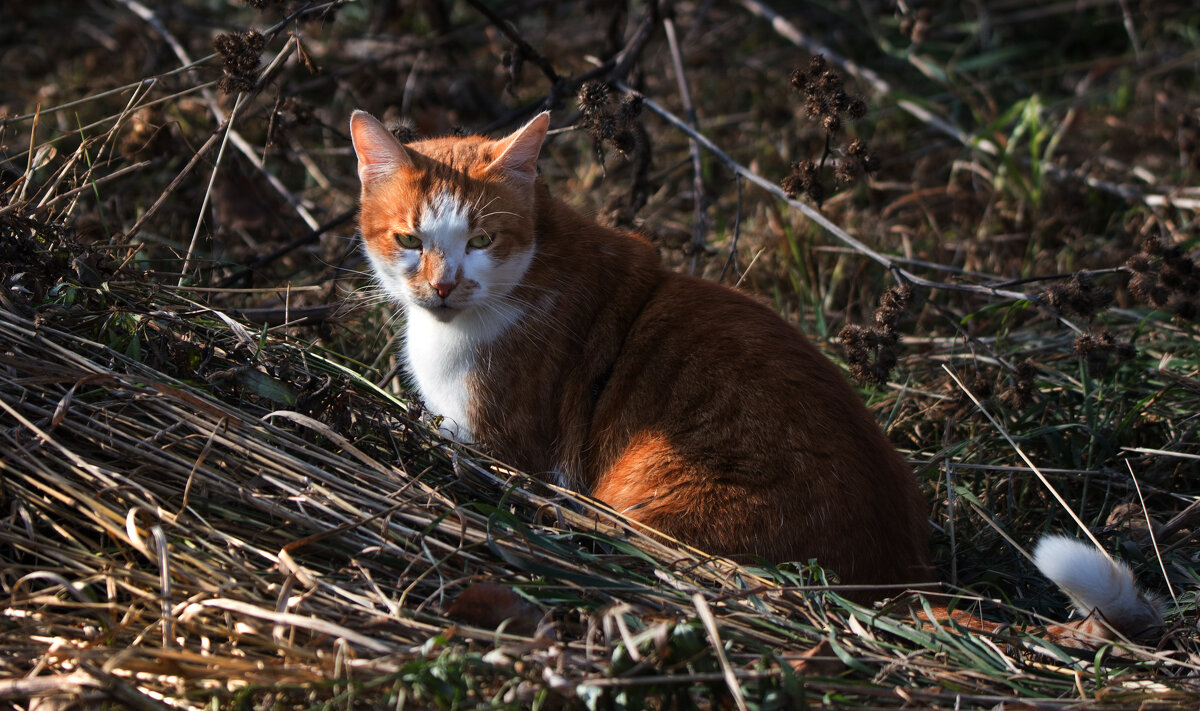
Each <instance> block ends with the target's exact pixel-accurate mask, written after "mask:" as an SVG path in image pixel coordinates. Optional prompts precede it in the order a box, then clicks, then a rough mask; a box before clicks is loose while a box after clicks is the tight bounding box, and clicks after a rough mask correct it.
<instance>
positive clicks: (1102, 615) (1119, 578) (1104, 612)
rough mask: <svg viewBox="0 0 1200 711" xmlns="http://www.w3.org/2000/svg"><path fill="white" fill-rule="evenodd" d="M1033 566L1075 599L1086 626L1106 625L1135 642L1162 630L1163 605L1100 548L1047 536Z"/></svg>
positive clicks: (1036, 553)
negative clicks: (1088, 624)
mask: <svg viewBox="0 0 1200 711" xmlns="http://www.w3.org/2000/svg"><path fill="white" fill-rule="evenodd" d="M1033 562H1034V564H1035V565H1036V566H1037V567H1038V570H1040V571H1042V575H1045V576H1046V577H1047V578H1050V580H1052V581H1054V584H1055V585H1057V586H1058V587H1060V588H1062V590H1063V592H1065V593H1066V594H1067V596H1068V597H1070V598H1071V601H1072V602H1073V603H1074V604H1075V606H1076V608H1077V609H1078V610H1079V612H1080V614H1082V615H1084V616H1085V618H1086V620H1085V623H1086V622H1088V621H1099V622H1103V623H1104V625H1107V626H1108V627H1110V628H1111V629H1113V630H1115V631H1116V632H1118V633H1120V634H1122V635H1124V636H1125V637H1128V638H1130V639H1137V638H1145V637H1147V636H1149V635H1152V634H1154V633H1155V632H1156V631H1158V630H1160V629H1161V628H1162V626H1163V618H1162V605H1161V603H1160V602H1159V601H1158V600H1156V599H1155V598H1153V597H1152V596H1150V595H1148V594H1146V593H1145V592H1143V591H1142V590H1141V589H1140V588H1138V585H1137V582H1136V581H1135V580H1134V577H1133V571H1132V570H1130V569H1129V566H1127V565H1125V564H1124V563H1120V562H1117V561H1115V560H1112V559H1111V558H1109V557H1108V556H1106V555H1104V553H1103V552H1102V551H1100V550H1099V549H1098V548H1096V547H1094V546H1092V545H1090V544H1087V543H1084V542H1083V541H1077V540H1075V539H1073V538H1067V537H1065V536H1047V537H1045V538H1043V539H1042V540H1041V541H1039V542H1038V545H1037V549H1036V550H1034V553H1033ZM1093 627H1095V626H1094V625H1093Z"/></svg>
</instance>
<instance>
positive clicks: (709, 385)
mask: <svg viewBox="0 0 1200 711" xmlns="http://www.w3.org/2000/svg"><path fill="white" fill-rule="evenodd" d="M548 124H549V116H548V114H545V113H543V114H541V115H539V116H537V117H536V118H534V119H533V120H532V121H530V122H529V123H528V124H526V125H525V126H524V127H522V128H521V129H519V130H518V131H516V132H515V133H513V134H512V135H509V136H507V137H505V138H501V139H498V140H490V139H488V138H485V137H481V136H469V137H462V138H438V139H430V140H424V141H420V142H416V143H413V144H410V145H407V146H404V145H401V144H400V143H399V142H398V141H397V140H396V139H395V138H394V137H393V136H392V134H391V133H389V132H388V131H387V130H386V129H385V128H384V126H383V125H382V124H380V123H379V122H378V121H377V120H376V119H374V118H373V117H371V116H370V115H369V114H366V113H364V112H362V111H357V112H355V113H354V115H353V116H352V117H351V121H350V128H351V134H352V137H353V142H354V149H355V152H356V154H357V156H358V174H359V178H360V180H361V182H362V199H361V205H362V210H361V217H360V226H361V232H362V237H363V241H364V244H365V246H366V251H367V255H368V256H369V258H370V262H371V265H372V267H373V269H374V273H375V276H376V278H377V280H378V282H379V284H380V285H381V286H382V287H383V288H384V289H385V290H386V291H387V292H388V293H389V294H390V295H391V297H392V298H393V299H394V300H395V301H396V302H398V303H399V304H400V305H401V306H402V307H403V308H404V313H405V333H404V359H405V360H406V362H407V366H408V369H409V371H410V373H411V375H412V377H413V380H414V381H415V383H416V385H417V387H418V389H419V390H420V393H421V396H422V397H423V398H424V401H425V404H426V406H427V407H428V408H429V409H430V410H431V411H432V412H434V413H436V414H438V415H441V416H442V417H443V420H442V427H443V429H444V431H445V432H446V433H447V434H448V435H450V436H451V437H454V438H455V439H457V440H459V441H462V442H470V443H474V444H477V445H479V446H481V447H483V448H485V449H486V450H487V451H488V452H490V453H491V454H492V455H494V456H495V457H496V458H498V459H500V460H501V461H505V462H507V463H509V464H512V465H514V466H516V467H518V468H520V469H521V470H523V471H527V472H529V473H531V474H544V475H546V476H548V477H553V478H555V479H556V480H558V481H559V482H561V483H563V484H565V485H566V486H568V487H570V488H573V489H575V490H578V491H581V492H584V493H587V494H590V495H591V496H593V497H595V498H597V499H600V500H602V501H604V502H606V503H607V504H609V505H610V506H612V507H613V508H614V509H615V510H617V511H619V512H621V513H622V514H624V515H625V516H627V517H629V518H632V519H636V520H638V521H640V522H643V523H645V524H647V525H649V526H651V527H653V528H655V529H658V530H659V531H662V532H664V533H666V534H668V535H670V536H673V537H675V538H678V539H679V540H682V541H685V542H687V543H690V544H692V545H695V546H697V547H699V548H702V549H704V550H707V551H710V552H712V553H717V554H723V555H733V556H738V555H741V556H746V555H750V556H759V557H762V558H766V559H768V560H771V561H777V562H778V561H806V560H808V559H810V558H816V559H817V560H818V561H819V562H820V563H821V564H822V565H823V566H825V567H827V568H829V569H831V570H833V571H835V572H836V573H837V574H838V576H839V577H840V579H841V581H842V582H843V583H845V584H848V585H860V586H867V587H866V588H864V589H862V590H860V591H859V592H858V593H856V594H853V593H852V594H851V595H850V596H851V597H854V598H857V599H860V600H868V599H871V598H875V597H879V596H880V590H879V589H871V587H870V586H883V585H914V586H915V585H921V584H927V583H930V582H931V581H932V580H933V572H932V569H931V567H930V564H929V558H928V547H927V546H928V529H929V523H928V520H927V507H926V503H925V501H924V499H923V497H922V495H921V492H920V491H919V489H918V487H917V482H916V480H915V477H914V476H913V474H912V471H911V470H910V469H909V467H908V465H907V463H906V462H905V461H904V459H903V458H902V457H901V456H900V455H899V453H897V451H896V450H895V449H894V448H893V447H892V445H891V444H890V443H889V442H888V441H887V438H886V437H885V436H884V435H883V433H882V432H881V431H880V429H879V426H878V425H877V424H876V422H875V421H874V419H873V418H872V417H871V415H870V413H869V412H868V411H867V409H866V408H865V407H864V406H863V404H862V403H861V402H860V400H859V398H858V396H857V395H856V394H855V392H854V391H853V390H852V389H851V388H850V386H849V384H848V383H847V382H846V380H845V378H844V377H843V376H842V374H841V372H839V371H838V369H837V368H836V367H835V366H834V365H833V364H832V363H830V362H829V361H828V360H827V359H826V358H825V357H824V356H822V355H821V353H820V352H819V351H817V349H816V348H815V347H814V346H813V345H812V344H811V343H809V342H808V340H806V339H805V338H804V337H803V336H802V335H801V334H800V333H799V332H798V331H797V330H796V329H795V328H793V327H792V326H790V325H788V324H787V323H786V322H784V321H783V320H782V319H781V318H780V317H779V316H778V315H777V314H775V313H774V312H773V311H771V310H770V309H769V308H767V307H766V306H764V305H762V304H760V303H758V302H756V301H754V300H752V299H750V298H748V297H746V296H744V295H742V294H741V293H739V292H737V291H734V290H732V289H729V288H726V287H724V286H720V285H718V284H714V283H711V282H708V281H704V280H701V279H697V278H693V277H690V276H686V275H682V274H677V273H675V272H672V271H670V270H668V269H666V268H664V267H663V266H662V264H661V262H660V258H659V254H658V252H657V250H656V248H655V247H654V246H653V245H651V244H650V243H649V242H647V241H646V240H644V239H642V238H641V237H639V236H637V235H633V234H628V233H624V232H620V231H616V230H612V229H608V228H605V227H602V226H600V225H598V224H596V223H595V222H593V221H591V220H589V219H587V218H585V217H583V216H581V215H579V214H578V213H576V212H575V211H574V210H572V209H571V208H570V207H568V206H567V205H565V204H564V203H562V202H560V201H558V200H555V199H554V198H552V197H551V196H550V194H549V191H548V190H547V188H546V186H545V185H544V184H543V183H542V181H541V180H540V179H538V177H537V159H538V154H539V151H540V150H541V146H542V142H543V140H544V139H545V135H546V129H547V126H548ZM1053 541H1057V542H1058V543H1057V544H1054V545H1050V546H1049V547H1046V544H1045V543H1044V544H1043V548H1044V550H1045V551H1046V552H1045V553H1044V554H1042V553H1041V552H1039V561H1038V562H1039V565H1041V566H1042V567H1043V568H1045V569H1049V570H1052V571H1054V572H1053V574H1052V575H1051V577H1052V579H1055V580H1056V581H1058V580H1060V579H1061V580H1067V581H1069V583H1070V585H1069V589H1068V592H1069V593H1070V594H1071V595H1072V596H1073V597H1074V599H1075V600H1076V601H1077V603H1078V604H1079V605H1080V606H1081V607H1083V608H1084V609H1085V610H1088V611H1092V612H1095V613H1096V614H1098V615H1099V616H1102V617H1104V618H1105V619H1106V620H1107V621H1108V622H1109V623H1110V624H1112V625H1113V626H1114V627H1116V628H1117V629H1118V630H1121V631H1122V632H1124V633H1126V634H1133V633H1135V632H1137V631H1139V626H1143V627H1144V626H1145V624H1146V622H1147V619H1149V618H1148V617H1147V614H1148V613H1147V610H1150V612H1153V614H1152V615H1150V616H1151V617H1155V618H1157V610H1155V609H1152V607H1153V606H1152V605H1151V603H1148V602H1145V600H1144V598H1143V597H1142V595H1141V593H1140V592H1138V591H1137V589H1136V587H1135V586H1134V585H1133V584H1132V577H1131V574H1130V572H1129V571H1128V569H1126V568H1124V567H1119V566H1116V567H1114V564H1112V563H1111V562H1110V561H1108V560H1107V559H1106V558H1104V557H1103V556H1102V555H1101V556H1095V555H1090V554H1091V553H1093V552H1094V551H1091V550H1090V549H1088V548H1087V547H1086V546H1083V545H1082V544H1077V543H1074V542H1073V541H1069V540H1067V539H1052V542H1053ZM1056 576H1057V577H1056ZM1125 583H1128V584H1125ZM1142 603H1144V604H1142ZM1148 606H1149V607H1148Z"/></svg>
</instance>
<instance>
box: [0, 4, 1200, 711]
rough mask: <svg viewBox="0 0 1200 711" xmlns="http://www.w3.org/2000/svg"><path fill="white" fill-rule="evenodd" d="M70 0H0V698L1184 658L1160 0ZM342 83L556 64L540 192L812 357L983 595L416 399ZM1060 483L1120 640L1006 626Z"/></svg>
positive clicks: (517, 79)
mask: <svg viewBox="0 0 1200 711" xmlns="http://www.w3.org/2000/svg"><path fill="white" fill-rule="evenodd" d="M60 5H64V4H61V3H24V4H15V5H13V6H12V7H6V9H5V18H4V22H3V23H0V66H3V67H4V68H5V72H4V77H3V78H2V79H0V281H2V282H3V289H2V290H0V410H2V412H0V592H2V593H3V596H4V600H5V602H4V608H3V609H4V622H3V624H2V625H0V670H2V672H0V702H4V703H12V704H14V705H16V706H17V707H18V708H21V709H27V710H31V709H35V708H93V707H95V708H126V707H128V708H138V709H163V708H189V709H191V708H195V709H201V708H242V709H273V708H280V709H282V708H351V707H362V708H376V707H378V708H385V707H386V708H446V709H449V708H514V709H515V708H547V709H557V708H595V709H610V708H612V709H617V708H629V709H634V708H663V709H665V708H680V709H683V708H759V709H785V708H796V707H804V706H812V707H821V706H825V707H838V708H866V707H899V706H918V707H945V708H960V707H972V708H976V707H989V708H991V707H997V706H1000V705H1006V704H1011V705H1022V704H1024V705H1028V706H1030V707H1038V708H1068V707H1070V708H1114V709H1115V708H1130V709H1133V708H1146V707H1154V706H1163V707H1170V706H1178V707H1180V708H1195V707H1196V706H1197V704H1198V703H1200V656H1198V655H1200V640H1198V638H1197V622H1196V621H1197V604H1196V597H1195V596H1196V590H1197V586H1198V585H1200V563H1198V562H1197V553H1196V550H1197V547H1196V543H1195V535H1196V532H1197V525H1198V518H1200V513H1198V512H1200V504H1198V503H1197V502H1198V500H1200V441H1198V439H1197V434H1196V433H1197V428H1198V426H1200V420H1198V419H1197V414H1198V413H1200V338H1198V332H1197V327H1198V324H1200V319H1198V314H1200V268H1198V265H1197V257H1198V256H1200V225H1198V223H1197V212H1198V211H1200V189H1198V188H1196V187H1194V186H1195V185H1196V184H1197V177H1198V175H1200V128H1198V127H1200V103H1197V99H1196V97H1197V96H1200V86H1198V85H1197V80H1196V76H1197V69H1200V11H1197V10H1196V9H1194V8H1193V7H1192V3H1186V2H1174V1H1172V0H1166V1H1163V0H1159V1H1157V2H1151V1H1149V0H1112V1H1111V2H1109V1H1107V0H1106V1H1104V2H1096V3H1079V4H1076V3H1051V4H1046V3H1033V2H1013V3H962V4H959V3H942V4H940V5H938V4H927V5H922V6H920V7H916V6H914V5H913V4H912V3H908V2H896V3H891V2H861V3H851V2H841V1H840V0H821V1H819V2H814V3H806V4H805V5H804V8H803V12H800V11H792V10H786V11H785V7H784V4H783V3H779V4H778V6H772V5H771V4H770V3H762V2H759V1H758V0H738V2H734V3H708V2H657V1H654V0H651V1H648V2H640V3H634V2H628V1H624V0H622V1H618V2H610V3H600V2H591V1H584V2H565V3H562V2H545V1H544V0H530V1H528V2H521V3H493V2H486V1H484V0H462V1H461V2H456V1H452V0H441V1H439V0H433V1H429V2H425V1H422V2H397V1H395V0H391V1H388V2H378V3H368V2H344V1H340V0H338V1H333V2H320V1H312V2H303V1H299V0H277V1H270V2H268V1H262V2H244V3H231V2H225V1H224V0H189V1H188V2H180V3H159V4H158V6H157V7H153V8H151V7H149V6H148V5H144V4H142V3H141V2H138V0H112V1H111V2H105V3H91V4H87V5H86V7H76V6H75V5H72V7H71V8H70V12H66V11H65V10H64V7H62V6H60ZM777 13H782V14H777ZM355 108H364V109H368V110H370V111H372V112H373V113H375V114H376V115H379V116H381V117H382V118H384V120H385V121H386V122H389V123H390V127H391V128H393V129H394V130H395V131H396V132H397V134H398V135H400V136H402V137H405V138H412V137H416V136H429V135H438V134H448V133H452V132H468V131H478V132H492V131H496V132H499V131H503V130H511V128H512V127H513V126H515V125H517V124H519V123H520V122H521V121H522V120H524V119H525V118H527V117H529V116H531V115H533V113H534V112H536V111H540V110H542V109H544V108H550V109H552V111H553V126H554V127H555V129H554V130H553V131H552V138H551V140H550V142H549V143H548V145H547V147H546V149H545V152H544V153H543V158H542V161H541V170H542V173H543V177H544V179H545V180H546V181H547V182H548V183H549V184H551V186H552V189H553V190H554V192H555V193H556V194H557V195H560V196H563V197H564V198H566V199H568V200H569V201H570V202H572V203H574V204H575V205H577V206H579V207H580V208H581V209H583V210H585V211H587V212H588V213H590V214H594V215H596V216H597V218H598V219H600V220H602V221H604V222H606V223H609V224H614V225H620V226H624V227H627V228H632V229H639V230H643V231H644V232H645V233H646V234H648V235H651V236H652V238H653V239H654V240H655V241H656V243H657V244H658V245H659V246H660V248H661V251H662V254H663V256H664V259H665V260H666V261H667V262H668V263H669V264H671V265H672V266H673V267H675V268H678V269H681V270H689V271H692V272H694V273H697V274H701V275H703V276H705V277H707V278H710V279H713V280H720V281H723V282H725V283H727V284H729V285H731V286H736V287H737V288H739V289H742V290H745V291H747V292H750V293H753V294H756V295H758V296H759V297H761V298H763V299H765V300H769V301H770V302H771V303H773V304H774V305H775V306H776V308H777V309H778V311H779V312H780V313H781V314H782V315H783V316H784V317H785V318H787V319H788V320H789V321H792V322H794V323H795V324H796V325H797V327H799V328H801V329H803V330H804V331H805V332H806V333H808V334H810V335H811V336H812V338H813V340H814V341H816V342H817V343H818V345H819V346H820V347H821V348H822V349H824V350H825V351H826V352H827V353H828V354H829V355H830V356H831V357H833V358H834V359H835V361H837V362H839V363H844V364H845V370H846V372H847V376H848V377H853V378H854V379H856V380H857V381H859V382H860V384H861V385H862V390H861V392H862V394H863V397H864V398H866V399H867V401H868V403H869V404H870V405H871V407H872V409H873V411H874V412H875V413H876V414H877V416H878V418H879V420H880V422H881V424H882V425H883V426H884V427H885V428H886V429H887V431H888V433H889V435H890V437H891V439H892V441H894V442H895V443H896V444H897V445H898V446H899V447H900V448H901V449H902V451H903V452H904V453H905V454H906V456H907V457H908V458H909V460H910V461H911V462H912V464H913V467H914V470H915V471H916V472H917V475H918V477H919V478H920V479H921V482H922V485H923V486H924V488H925V490H926V492H927V495H928V498H929V500H930V518H931V521H932V524H933V526H934V529H935V535H934V556H935V559H936V561H937V563H938V565H939V568H940V570H941V572H942V574H943V579H944V580H946V581H947V585H946V591H947V593H946V594H952V593H953V594H961V595H962V597H961V598H960V599H959V602H958V603H957V604H958V605H959V606H960V607H974V606H978V607H979V608H980V609H982V610H984V612H985V613H986V614H987V615H989V616H991V617H992V618H994V619H1004V620H1011V621H1013V622H1014V624H1013V626H1012V627H1011V628H1010V629H1008V630H1007V631H1003V632H999V633H988V634H984V633H979V632H974V631H969V630H964V629H962V628H960V627H958V626H957V625H955V624H953V623H947V624H946V625H932V626H931V625H928V624H924V623H921V622H920V621H919V620H918V618H917V615H918V614H919V611H920V610H921V605H922V603H921V600H920V599H915V598H907V597H900V598H898V599H897V600H896V601H894V602H893V603H892V604H889V605H885V606H882V607H880V608H878V609H864V608H861V607H858V606H855V605H853V604H851V603H849V602H846V601H844V600H843V599H842V598H841V597H840V596H839V595H838V587H837V585H836V581H834V580H829V579H827V578H826V576H825V574H824V572H823V571H821V570H820V569H819V568H816V567H815V566H813V565H806V564H805V563H806V562H804V561H799V562H797V563H796V564H794V565H785V566H779V567H772V566H764V565H761V564H760V563H759V562H757V561H752V560H750V561H730V560H724V559H717V558H713V557H711V556H707V555H705V554H704V553H703V552H702V551H696V550H692V549H689V548H687V547H686V546H683V545H678V544H669V543H667V542H664V541H662V540H660V539H657V538H653V537H651V536H650V535H648V534H647V533H646V532H645V531H642V530H639V529H638V528H637V527H636V526H635V525H633V524H621V525H618V524H612V523H606V524H604V525H600V524H598V523H597V520H598V517H597V516H596V515H595V514H596V513H597V512H599V511H600V510H601V509H602V508H603V507H602V505H600V504H598V503H596V502H593V501H590V500H589V499H587V498H586V497H584V496H580V495H578V494H575V493H572V492H568V491H565V490H561V489H559V488H557V487H555V486H554V485H552V484H550V483H546V482H542V481H538V480H536V478H533V477H530V476H529V475H528V474H526V473H522V472H515V471H512V470H511V469H509V468H507V467H505V466H504V464H503V463H502V462H495V461H492V460H490V459H489V458H488V457H487V456H486V453H484V452H477V451H472V450H471V449H469V448H464V447H462V446H459V445H454V444H452V443H449V442H447V441H445V440H443V439H441V438H440V437H439V436H438V434H437V430H436V427H434V426H432V425H433V424H434V423H433V422H432V420H431V418H430V416H429V415H428V413H426V412H424V411H423V410H422V408H421V406H420V403H419V402H418V401H416V400H415V399H413V398H411V397H410V396H409V395H408V393H407V389H406V384H405V382H404V374H403V372H402V369H401V367H400V365H399V362H398V359H397V356H396V354H395V352H394V350H393V348H392V343H391V336H392V334H393V333H394V330H395V325H396V324H395V322H396V319H397V316H396V314H395V313H394V310H393V308H392V307H391V306H390V305H388V304H387V303H385V301H384V300H383V297H382V295H381V294H379V293H378V291H377V290H376V289H375V288H374V287H373V286H372V285H371V284H370V281H369V279H368V278H367V275H366V274H365V269H366V267H365V265H364V262H363V256H362V254H361V252H360V250H359V247H358V245H357V244H356V242H355V235H354V215H355V200H356V195H357V177H356V175H355V171H354V164H353V154H352V152H351V150H350V147H349V138H348V135H347V130H346V123H347V119H348V116H349V114H350V112H351V111H352V110H353V109H355ZM868 146H869V148H868ZM1059 497H1061V499H1062V500H1063V501H1064V502H1065V506H1064V505H1063V504H1061V503H1059V501H1058V498H1059ZM604 520H606V521H611V520H612V514H609V515H608V516H606V517H605V519H604ZM1081 525H1082V526H1085V527H1087V528H1088V529H1089V530H1090V531H1091V533H1092V534H1093V535H1095V536H1096V537H1097V538H1098V539H1099V540H1100V541H1101V543H1102V544H1103V545H1104V546H1105V547H1106V548H1107V549H1108V550H1110V551H1112V552H1114V553H1115V554H1118V555H1120V556H1121V557H1123V558H1124V559H1125V560H1127V561H1129V562H1130V563H1131V564H1132V565H1133V566H1134V568H1135V569H1136V571H1137V573H1138V575H1139V578H1140V580H1141V581H1142V583H1143V584H1144V585H1145V586H1146V587H1147V588H1149V589H1151V590H1153V591H1154V592H1155V593H1156V594H1159V595H1160V596H1161V597H1162V598H1163V599H1164V601H1165V606H1166V610H1167V622H1168V626H1167V629H1166V631H1165V633H1164V636H1163V638H1162V639H1161V640H1159V641H1158V642H1157V643H1156V644H1151V645H1138V644H1133V643H1128V642H1119V643H1115V644H1111V645H1106V646H1104V647H1102V648H1100V649H1099V650H1098V651H1097V650H1086V651H1081V650H1077V649H1072V648H1066V647H1060V646H1056V645H1054V644H1051V643H1049V642H1047V641H1045V640H1043V639H1041V638H1039V637H1038V636H1037V634H1036V624H1037V623H1038V622H1039V621H1040V620H1045V619H1061V618H1062V617H1063V616H1064V615H1065V608H1066V603H1065V600H1064V599H1063V598H1062V596H1061V595H1060V594H1059V593H1057V592H1056V591H1055V590H1054V589H1053V588H1052V586H1050V584H1049V583H1048V582H1046V581H1044V580H1043V579H1041V578H1040V577H1039V576H1038V575H1037V574H1036V571H1034V570H1033V568H1032V565H1031V564H1030V563H1029V561H1028V557H1027V556H1026V555H1025V549H1026V548H1027V546H1028V544H1029V543H1030V542H1032V541H1034V540H1036V539H1037V538H1039V537H1040V536H1041V535H1043V534H1045V533H1047V532H1051V531H1061V530H1066V531H1068V532H1071V533H1075V534H1081V532H1080V531H1079V526H1081ZM479 583H486V585H484V586H482V587H481V586H478V584H479ZM472 586H476V587H474V588H472ZM468 590H474V592H473V593H465V594H464V591H468ZM1031 624H1032V625H1034V627H1033V629H1032V630H1030V629H1029V628H1028V625H1031Z"/></svg>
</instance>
